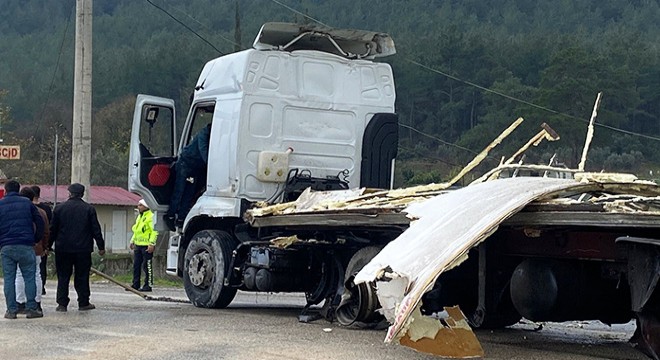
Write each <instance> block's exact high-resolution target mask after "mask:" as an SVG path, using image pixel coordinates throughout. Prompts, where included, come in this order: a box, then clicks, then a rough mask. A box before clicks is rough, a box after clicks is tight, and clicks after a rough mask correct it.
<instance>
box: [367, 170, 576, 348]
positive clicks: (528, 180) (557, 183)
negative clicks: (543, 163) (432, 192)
mask: <svg viewBox="0 0 660 360" xmlns="http://www.w3.org/2000/svg"><path fill="white" fill-rule="evenodd" d="M578 186H580V183H579V182H577V181H575V180H566V179H553V178H540V177H519V178H508V179H499V180H493V181H488V182H484V183H480V184H475V185H471V186H468V187H465V188H462V189H459V190H455V191H450V192H448V193H446V194H441V195H438V196H436V197H434V198H431V199H429V200H426V201H423V202H420V203H415V204H412V205H410V206H409V207H408V208H407V209H406V210H404V212H406V213H408V216H409V217H411V218H416V219H418V220H416V221H415V222H414V223H413V224H412V225H411V226H410V228H409V229H408V230H406V231H405V232H403V233H402V234H401V235H400V236H399V237H398V238H397V239H395V240H394V241H392V242H390V243H389V244H388V245H387V246H385V248H383V250H382V251H381V252H380V253H379V254H378V255H377V256H376V257H375V258H374V259H373V260H371V262H369V263H368V264H367V265H366V266H365V267H364V268H363V269H362V270H361V271H360V272H359V273H358V274H357V276H356V277H355V282H356V283H360V282H369V281H375V280H378V279H380V278H383V275H384V272H385V270H386V269H387V271H391V272H393V273H395V274H396V276H397V277H402V278H403V279H402V280H403V281H406V280H407V286H405V289H406V290H405V292H401V291H400V289H402V287H400V286H398V287H394V289H399V291H398V293H396V294H394V293H388V292H387V291H386V290H385V289H386V288H387V287H380V286H379V291H378V297H379V299H380V298H381V297H383V300H385V299H387V301H383V303H388V304H390V306H391V304H392V298H398V299H399V301H398V302H396V305H395V308H394V309H385V308H384V309H383V312H384V314H386V315H389V317H388V320H389V321H390V323H392V326H390V329H389V331H388V334H387V337H386V339H385V342H390V341H392V339H394V338H399V337H401V336H403V334H404V333H405V332H402V330H403V329H404V328H406V326H407V323H408V321H409V320H408V319H409V318H410V314H411V312H412V311H413V309H414V308H415V307H417V306H418V305H419V303H420V300H421V296H422V295H423V294H424V293H425V292H426V291H428V290H430V289H431V288H432V287H433V284H434V283H435V280H436V279H437V278H438V276H439V275H440V274H441V273H443V272H444V271H447V270H449V269H451V268H452V267H454V266H456V265H458V264H460V263H461V262H462V261H463V260H465V258H466V255H467V252H468V250H469V249H471V248H472V247H474V246H476V245H478V244H479V243H480V242H481V241H483V240H484V239H485V238H486V237H487V236H488V235H490V234H492V233H493V232H494V231H495V230H496V229H497V227H498V226H499V224H500V223H501V222H502V221H504V220H505V219H507V218H508V217H510V216H511V215H513V214H515V213H516V212H518V211H520V209H522V208H523V207H524V206H525V205H527V204H528V203H530V202H532V201H534V200H535V199H537V198H539V197H541V196H543V195H546V194H548V193H552V192H555V191H559V190H565V189H568V188H571V187H578ZM390 269H391V270H390ZM384 278H387V276H385V277H384ZM398 281H401V280H398ZM380 283H381V282H378V283H377V284H380ZM390 288H392V287H390ZM381 289H382V290H381ZM392 310H394V312H393V311H392ZM393 313H394V314H395V315H394V318H392V317H391V316H392V314H393Z"/></svg>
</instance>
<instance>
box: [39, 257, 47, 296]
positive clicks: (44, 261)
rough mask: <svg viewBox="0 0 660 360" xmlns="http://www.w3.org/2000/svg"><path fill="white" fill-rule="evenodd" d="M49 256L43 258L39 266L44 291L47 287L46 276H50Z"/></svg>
mask: <svg viewBox="0 0 660 360" xmlns="http://www.w3.org/2000/svg"><path fill="white" fill-rule="evenodd" d="M47 263H48V254H46V255H44V256H42V257H41V263H40V264H39V270H40V271H41V284H42V285H43V287H42V289H43V288H44V287H46V276H48V264H47Z"/></svg>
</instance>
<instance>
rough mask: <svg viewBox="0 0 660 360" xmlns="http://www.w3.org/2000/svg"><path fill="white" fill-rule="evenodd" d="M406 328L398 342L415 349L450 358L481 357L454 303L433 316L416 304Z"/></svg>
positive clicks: (481, 353) (467, 326) (480, 349)
mask: <svg viewBox="0 0 660 360" xmlns="http://www.w3.org/2000/svg"><path fill="white" fill-rule="evenodd" d="M412 319H413V321H412V323H411V325H410V328H409V330H408V332H407V333H406V334H405V335H404V336H403V337H401V339H400V340H399V343H400V344H401V345H405V346H408V347H410V348H413V349H415V350H417V351H420V352H424V353H428V354H434V355H439V356H442V357H452V358H476V357H483V356H484V350H483V348H482V347H481V344H480V343H479V340H477V337H476V336H475V335H474V333H473V332H472V329H471V328H470V325H469V324H468V322H467V319H465V315H463V312H461V310H460V309H459V308H458V306H453V307H445V308H444V311H442V312H440V313H438V314H434V316H433V317H430V316H423V315H422V313H421V311H420V310H419V307H417V308H415V311H414V312H413V314H412Z"/></svg>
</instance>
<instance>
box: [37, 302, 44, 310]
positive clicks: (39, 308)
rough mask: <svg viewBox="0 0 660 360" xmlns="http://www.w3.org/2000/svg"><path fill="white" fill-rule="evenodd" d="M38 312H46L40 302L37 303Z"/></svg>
mask: <svg viewBox="0 0 660 360" xmlns="http://www.w3.org/2000/svg"><path fill="white" fill-rule="evenodd" d="M37 310H39V311H42V312H43V311H44V309H42V308H41V303H40V302H38V303H37Z"/></svg>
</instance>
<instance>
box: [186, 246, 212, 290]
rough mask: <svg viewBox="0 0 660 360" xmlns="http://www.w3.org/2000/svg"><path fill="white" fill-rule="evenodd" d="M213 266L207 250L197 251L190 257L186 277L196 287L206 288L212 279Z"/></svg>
mask: <svg viewBox="0 0 660 360" xmlns="http://www.w3.org/2000/svg"><path fill="white" fill-rule="evenodd" d="M214 272H215V267H214V264H213V261H211V254H209V253H208V252H207V251H202V252H199V253H197V254H195V255H193V257H192V258H191V259H190V263H189V264H188V277H189V278H190V282H191V283H192V284H193V285H195V286H196V287H200V288H207V287H209V286H210V285H211V282H212V281H213V275H214Z"/></svg>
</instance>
